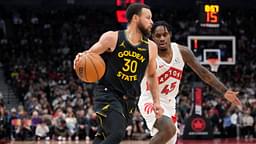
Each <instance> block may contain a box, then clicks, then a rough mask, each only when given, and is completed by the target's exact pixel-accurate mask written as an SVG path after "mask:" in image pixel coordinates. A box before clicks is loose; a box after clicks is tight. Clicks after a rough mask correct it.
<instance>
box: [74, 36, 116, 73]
mask: <svg viewBox="0 0 256 144" xmlns="http://www.w3.org/2000/svg"><path fill="white" fill-rule="evenodd" d="M117 36H118V34H117V32H114V31H108V32H105V33H104V34H102V35H101V37H100V39H99V41H98V42H96V43H95V44H94V45H93V46H92V47H91V48H90V49H89V50H87V51H84V52H80V53H78V54H77V55H76V58H75V59H74V63H73V64H74V65H73V68H74V69H75V65H76V63H77V62H78V61H79V58H80V57H81V56H82V55H83V54H85V53H86V52H92V53H96V54H102V53H104V52H106V51H109V52H111V51H113V50H114V48H115V46H116V42H117Z"/></svg>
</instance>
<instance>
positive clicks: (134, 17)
mask: <svg viewBox="0 0 256 144" xmlns="http://www.w3.org/2000/svg"><path fill="white" fill-rule="evenodd" d="M132 19H133V20H134V21H135V22H137V21H139V15H136V14H135V15H133V16H132Z"/></svg>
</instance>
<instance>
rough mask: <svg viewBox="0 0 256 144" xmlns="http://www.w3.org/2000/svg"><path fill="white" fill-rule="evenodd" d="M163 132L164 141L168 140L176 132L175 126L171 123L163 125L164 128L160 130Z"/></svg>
mask: <svg viewBox="0 0 256 144" xmlns="http://www.w3.org/2000/svg"><path fill="white" fill-rule="evenodd" d="M162 133H163V139H164V141H166V142H167V141H168V140H170V139H171V138H172V137H173V136H175V134H176V127H175V125H173V124H168V125H165V128H164V130H163V131H162Z"/></svg>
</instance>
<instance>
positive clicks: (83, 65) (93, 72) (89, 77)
mask: <svg viewBox="0 0 256 144" xmlns="http://www.w3.org/2000/svg"><path fill="white" fill-rule="evenodd" d="M105 69H106V66H105V62H104V60H103V59H102V58H101V56H100V55H98V54H95V53H86V54H84V55H82V56H81V57H80V59H79V61H78V62H77V64H76V66H75V71H76V74H77V76H78V78H79V79H80V80H82V81H84V82H89V83H92V82H96V81H97V80H100V79H101V78H102V76H103V75H104V73H105Z"/></svg>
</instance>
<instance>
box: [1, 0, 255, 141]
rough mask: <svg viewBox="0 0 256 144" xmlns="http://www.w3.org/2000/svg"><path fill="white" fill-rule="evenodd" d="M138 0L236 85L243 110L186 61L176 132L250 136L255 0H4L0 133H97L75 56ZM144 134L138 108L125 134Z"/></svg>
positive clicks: (77, 136) (24, 136)
mask: <svg viewBox="0 0 256 144" xmlns="http://www.w3.org/2000/svg"><path fill="white" fill-rule="evenodd" d="M134 2H141V3H146V4H148V5H149V6H151V8H152V12H153V20H154V21H156V20H165V21H167V22H168V23H169V24H170V25H171V26H172V31H173V37H172V41H173V42H177V43H179V44H182V45H186V46H188V48H190V49H191V50H192V51H193V52H194V54H195V56H196V57H197V58H198V60H199V61H200V62H201V63H202V64H204V65H205V66H206V67H207V68H209V70H211V69H210V67H209V63H210V64H213V65H217V66H218V65H219V68H218V71H217V72H216V71H215V72H214V74H215V75H216V76H217V77H218V78H219V79H220V80H221V81H222V82H223V83H224V84H225V85H226V86H227V87H230V88H233V89H234V90H237V91H239V92H240V93H239V98H240V99H241V101H242V103H243V106H244V107H243V109H242V110H239V109H237V108H236V107H234V106H232V105H231V104H230V103H229V102H227V101H226V100H225V99H223V96H222V95H221V94H219V93H217V92H216V91H215V90H213V89H212V88H210V87H209V86H207V85H206V84H204V83H202V82H201V80H200V79H199V78H198V77H197V76H196V75H195V74H194V73H193V72H192V70H191V69H190V68H188V67H185V70H184V73H183V78H182V82H181V87H180V93H179V94H178V96H177V98H176V100H177V117H178V119H177V121H178V126H179V131H180V133H179V139H200V138H208V139H211V138H241V139H255V138H256V123H255V122H256V121H255V120H256V93H255V92H256V72H255V71H256V57H255V55H256V27H255V26H256V15H255V10H256V1H254V0H247V1H243V0H219V1H218V0H157V1H156V0H94V1H89V0H22V1H20V0H0V138H2V139H10V140H16V141H20V140H21V141H26V140H39V139H46V140H50V139H55V140H67V139H69V140H93V138H94V134H95V132H96V130H97V125H96V119H95V116H96V114H95V113H94V111H93V109H92V106H93V102H92V97H93V93H92V91H93V88H94V85H95V84H90V83H83V82H82V81H80V80H79V79H78V78H77V76H76V74H75V72H74V70H73V68H72V67H73V59H74V57H75V55H76V54H77V53H78V52H81V51H84V50H86V49H88V48H89V47H90V46H91V45H92V44H93V43H95V42H96V41H97V40H98V38H99V36H100V35H101V34H102V33H103V32H105V31H108V30H120V29H124V28H125V27H126V19H125V9H126V8H127V6H128V5H129V4H131V3H134ZM199 36H200V37H199ZM209 59H214V61H212V62H210V61H209ZM149 138H150V136H149V130H148V129H147V126H146V124H145V122H144V120H143V118H142V117H141V115H140V113H139V112H138V111H136V112H135V113H134V117H133V121H132V122H131V123H130V125H129V126H128V127H127V135H126V139H129V140H148V139H149Z"/></svg>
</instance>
